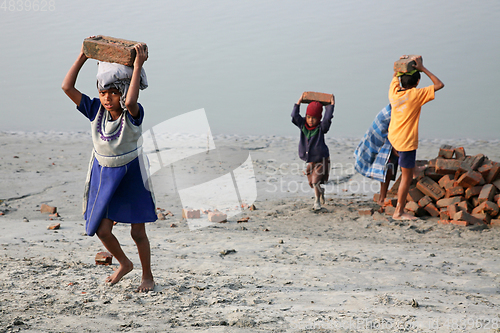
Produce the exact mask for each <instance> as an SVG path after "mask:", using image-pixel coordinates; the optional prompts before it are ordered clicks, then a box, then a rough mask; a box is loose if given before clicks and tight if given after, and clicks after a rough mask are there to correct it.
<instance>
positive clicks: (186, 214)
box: [182, 209, 200, 219]
mask: <svg viewBox="0 0 500 333" xmlns="http://www.w3.org/2000/svg"><path fill="white" fill-rule="evenodd" d="M182 217H183V218H185V219H199V218H200V210H199V209H197V210H193V209H182Z"/></svg>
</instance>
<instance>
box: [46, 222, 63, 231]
mask: <svg viewBox="0 0 500 333" xmlns="http://www.w3.org/2000/svg"><path fill="white" fill-rule="evenodd" d="M60 228H61V224H60V223H52V224H51V225H49V226H48V227H47V229H49V230H57V229H60Z"/></svg>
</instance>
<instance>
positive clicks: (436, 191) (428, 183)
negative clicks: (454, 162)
mask: <svg viewBox="0 0 500 333" xmlns="http://www.w3.org/2000/svg"><path fill="white" fill-rule="evenodd" d="M417 188H418V189H419V190H420V191H421V192H422V193H423V194H425V195H428V196H429V197H431V198H432V199H433V200H436V201H437V200H439V199H441V198H442V197H444V194H445V193H444V190H443V189H442V188H441V187H439V185H438V184H437V183H436V182H435V181H433V180H432V179H430V178H429V177H424V178H422V179H420V180H419V181H418V182H417Z"/></svg>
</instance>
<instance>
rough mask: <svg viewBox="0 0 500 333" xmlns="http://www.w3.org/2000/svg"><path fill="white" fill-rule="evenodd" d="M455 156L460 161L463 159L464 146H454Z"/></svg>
mask: <svg viewBox="0 0 500 333" xmlns="http://www.w3.org/2000/svg"><path fill="white" fill-rule="evenodd" d="M455 158H456V159H457V160H462V161H463V160H464V159H465V149H464V147H455Z"/></svg>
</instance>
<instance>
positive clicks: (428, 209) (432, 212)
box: [424, 202, 440, 217]
mask: <svg viewBox="0 0 500 333" xmlns="http://www.w3.org/2000/svg"><path fill="white" fill-rule="evenodd" d="M424 209H425V211H426V212H427V213H429V214H430V215H431V216H433V217H438V216H439V215H440V214H439V213H440V212H439V209H437V208H436V206H434V204H433V203H432V202H431V203H430V204H428V205H427V206H425V207H424Z"/></svg>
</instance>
